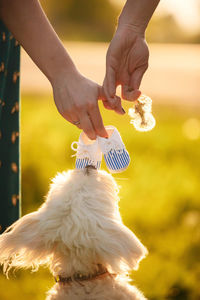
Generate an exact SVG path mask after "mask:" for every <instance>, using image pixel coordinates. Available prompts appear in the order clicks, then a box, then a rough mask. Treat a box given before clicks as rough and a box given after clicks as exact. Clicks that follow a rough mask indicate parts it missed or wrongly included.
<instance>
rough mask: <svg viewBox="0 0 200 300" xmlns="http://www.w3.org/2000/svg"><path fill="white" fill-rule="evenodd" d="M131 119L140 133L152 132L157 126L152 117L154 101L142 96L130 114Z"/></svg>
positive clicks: (130, 110)
mask: <svg viewBox="0 0 200 300" xmlns="http://www.w3.org/2000/svg"><path fill="white" fill-rule="evenodd" d="M128 114H129V116H130V117H131V121H130V123H131V124H133V126H134V127H135V129H136V130H138V131H150V130H151V129H153V128H154V127H155V125H156V120H155V119H154V117H153V115H152V100H151V98H150V97H148V96H146V95H141V96H140V97H139V98H138V99H137V100H136V104H135V106H134V107H133V108H130V109H129V112H128Z"/></svg>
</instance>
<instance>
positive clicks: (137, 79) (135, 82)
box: [130, 65, 148, 90]
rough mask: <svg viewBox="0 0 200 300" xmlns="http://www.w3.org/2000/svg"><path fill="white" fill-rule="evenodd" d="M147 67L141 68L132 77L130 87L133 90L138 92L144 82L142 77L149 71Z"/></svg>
mask: <svg viewBox="0 0 200 300" xmlns="http://www.w3.org/2000/svg"><path fill="white" fill-rule="evenodd" d="M147 67H148V66H147V65H144V66H141V67H140V68H137V69H136V70H135V71H134V72H133V73H132V75H131V79H130V86H131V87H132V88H133V90H138V89H139V87H140V84H141V81H142V77H143V75H144V73H145V71H146V70H147Z"/></svg>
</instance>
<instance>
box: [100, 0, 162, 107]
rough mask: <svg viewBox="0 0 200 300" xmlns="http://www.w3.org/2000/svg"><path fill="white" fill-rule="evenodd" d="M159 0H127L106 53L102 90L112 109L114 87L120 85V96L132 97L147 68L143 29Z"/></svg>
mask: <svg viewBox="0 0 200 300" xmlns="http://www.w3.org/2000/svg"><path fill="white" fill-rule="evenodd" d="M158 3H159V0H127V2H126V4H125V6H124V8H123V10H122V12H121V15H120V17H119V21H118V26H117V30H116V33H115V35H114V37H113V39H112V41H111V43H110V46H109V48H108V51H107V57H106V75H105V79H104V84H103V87H104V93H105V95H106V98H107V100H106V101H104V106H105V107H106V108H111V109H113V108H114V107H115V106H116V104H115V101H114V100H113V99H114V98H113V97H114V95H115V93H116V87H117V86H118V85H121V86H122V95H121V96H122V97H123V99H126V100H129V101H134V100H136V99H137V98H138V97H139V95H140V93H141V92H140V91H139V87H140V83H141V80H142V77H143V75H144V73H145V71H146V70H147V68H148V59H149V50H148V46H147V43H146V41H145V30H146V27H147V25H148V23H149V20H150V18H151V16H152V14H153V12H154V10H155V9H156V7H157V5H158Z"/></svg>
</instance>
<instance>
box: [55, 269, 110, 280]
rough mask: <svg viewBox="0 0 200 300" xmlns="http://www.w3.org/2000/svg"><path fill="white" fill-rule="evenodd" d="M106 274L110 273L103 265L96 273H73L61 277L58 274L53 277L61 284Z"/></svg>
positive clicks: (92, 278) (91, 278)
mask: <svg viewBox="0 0 200 300" xmlns="http://www.w3.org/2000/svg"><path fill="white" fill-rule="evenodd" d="M106 275H112V274H110V273H109V272H108V270H107V269H106V268H104V267H103V266H99V270H98V271H97V272H96V273H93V274H89V275H83V274H81V273H75V274H74V275H72V276H69V277H62V276H61V275H58V276H56V277H54V279H55V281H56V282H57V283H61V284H65V283H66V284H67V283H71V282H74V281H77V282H80V281H88V280H94V279H97V278H100V277H104V276H106Z"/></svg>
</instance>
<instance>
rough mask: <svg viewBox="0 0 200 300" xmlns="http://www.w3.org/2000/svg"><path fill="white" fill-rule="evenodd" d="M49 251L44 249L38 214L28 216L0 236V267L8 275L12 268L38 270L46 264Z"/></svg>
mask: <svg viewBox="0 0 200 300" xmlns="http://www.w3.org/2000/svg"><path fill="white" fill-rule="evenodd" d="M49 255H50V251H47V248H46V247H44V241H43V238H42V236H41V232H40V228H39V218H38V212H34V213H31V214H28V215H26V216H24V217H22V218H21V219H19V220H18V221H17V222H15V223H14V224H13V225H11V226H10V227H9V228H8V229H7V230H6V231H5V232H4V233H3V234H2V235H0V265H3V270H4V272H5V273H7V274H8V271H9V270H10V269H11V268H12V267H14V268H29V267H32V268H38V267H39V265H41V264H45V263H48V260H49Z"/></svg>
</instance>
